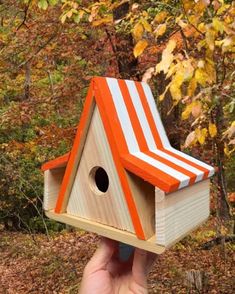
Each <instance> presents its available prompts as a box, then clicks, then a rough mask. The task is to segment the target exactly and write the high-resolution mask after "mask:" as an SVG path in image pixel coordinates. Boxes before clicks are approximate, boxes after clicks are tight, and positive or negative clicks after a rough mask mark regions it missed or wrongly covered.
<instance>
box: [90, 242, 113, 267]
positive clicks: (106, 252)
mask: <svg viewBox="0 0 235 294" xmlns="http://www.w3.org/2000/svg"><path fill="white" fill-rule="evenodd" d="M117 248H118V242H116V241H113V240H110V239H107V238H102V239H101V242H100V246H99V248H98V249H97V250H96V252H95V254H94V255H93V257H92V258H91V260H90V261H89V262H88V264H87V266H86V272H89V273H92V272H95V271H97V270H102V269H106V267H107V264H108V263H109V261H110V260H111V258H112V256H113V254H114V252H115V251H116V250H117Z"/></svg>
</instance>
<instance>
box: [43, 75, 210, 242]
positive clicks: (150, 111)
mask: <svg viewBox="0 0 235 294" xmlns="http://www.w3.org/2000/svg"><path fill="white" fill-rule="evenodd" d="M95 104H96V105H97V107H98V109H99V112H100V116H101V119H102V122H103V125H104V129H105V132H106V135H107V139H108V142H109V145H110V149H111V152H112V156H113V160H114V163H115V167H116V169H117V174H118V176H119V179H120V183H121V187H122V190H123V192H124V195H125V198H126V203H127V205H128V209H129V212H130V215H131V219H132V222H133V226H134V229H135V232H136V235H137V236H138V238H140V239H145V234H144V231H143V228H142V225H141V221H140V218H139V215H138V211H137V208H136V204H135V200H134V195H132V192H131V189H130V187H129V183H128V180H127V175H126V173H125V170H127V171H130V172H131V173H134V174H135V175H137V176H139V177H140V178H142V179H143V180H145V181H148V182H149V183H151V184H152V185H154V186H156V187H158V188H160V189H161V190H163V191H165V192H166V193H169V192H173V191H176V190H178V189H181V188H184V187H187V186H189V185H192V184H194V183H196V182H199V181H201V180H203V179H206V178H208V177H210V176H212V175H213V173H214V169H213V168H212V167H211V166H209V165H208V164H206V163H203V162H202V161H199V160H197V159H195V158H193V157H191V156H189V155H187V154H185V153H183V152H181V151H178V150H176V149H174V148H173V147H171V145H170V143H169V141H168V138H167V136H166V133H165V130H164V127H163V125H162V122H161V118H160V115H159V113H158V110H157V108H156V105H155V101H154V98H153V95H152V92H151V89H150V88H149V86H148V85H147V84H146V83H142V82H135V81H129V80H117V79H114V78H101V77H96V78H93V79H92V82H91V85H90V88H89V91H88V94H87V97H86V101H85V105H84V109H83V112H82V116H81V119H80V123H79V125H78V129H77V133H76V137H75V140H74V143H73V147H72V150H71V152H70V153H68V154H65V155H64V156H62V157H59V158H57V159H55V160H53V161H50V162H47V163H45V164H44V165H43V166H42V170H44V171H45V170H47V169H53V168H57V167H64V166H66V169H65V174H64V177H63V180H62V184H61V187H60V192H59V195H58V198H57V203H56V207H55V212H56V213H62V212H65V211H66V207H67V203H68V199H69V195H70V191H71V187H72V185H73V181H74V179H75V174H76V170H77V167H78V165H79V161H80V158H81V156H82V150H83V147H84V144H85V139H86V135H87V132H88V131H89V122H90V120H91V117H92V113H93V110H94V107H95Z"/></svg>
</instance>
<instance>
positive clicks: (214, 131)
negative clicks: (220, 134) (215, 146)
mask: <svg viewBox="0 0 235 294" xmlns="http://www.w3.org/2000/svg"><path fill="white" fill-rule="evenodd" d="M209 134H210V136H211V138H214V137H215V136H216V135H217V128H216V125H215V124H213V123H212V122H209Z"/></svg>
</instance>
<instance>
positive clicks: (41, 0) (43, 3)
mask: <svg viewBox="0 0 235 294" xmlns="http://www.w3.org/2000/svg"><path fill="white" fill-rule="evenodd" d="M38 7H39V8H40V9H43V10H46V9H47V7H48V2H47V0H39V2H38Z"/></svg>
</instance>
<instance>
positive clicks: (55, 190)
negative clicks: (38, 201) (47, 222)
mask: <svg viewBox="0 0 235 294" xmlns="http://www.w3.org/2000/svg"><path fill="white" fill-rule="evenodd" d="M64 173H65V167H59V168H56V169H52V170H46V171H45V172H44V199H43V208H44V209H45V210H49V209H55V205H56V200H57V197H58V194H59V190H60V186H61V183H62V180H63V176H64Z"/></svg>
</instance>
